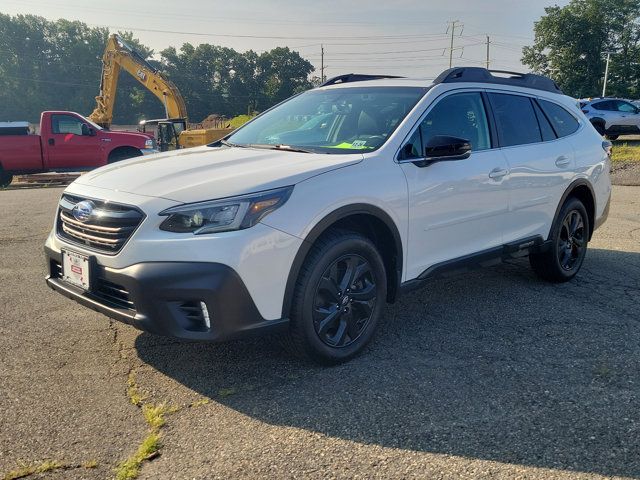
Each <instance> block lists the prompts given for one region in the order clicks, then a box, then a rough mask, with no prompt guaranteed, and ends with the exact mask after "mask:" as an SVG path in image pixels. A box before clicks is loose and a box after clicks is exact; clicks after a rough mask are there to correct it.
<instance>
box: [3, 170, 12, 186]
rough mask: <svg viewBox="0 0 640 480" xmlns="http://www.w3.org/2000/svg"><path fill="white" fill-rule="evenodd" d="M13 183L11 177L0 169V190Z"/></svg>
mask: <svg viewBox="0 0 640 480" xmlns="http://www.w3.org/2000/svg"><path fill="white" fill-rule="evenodd" d="M12 181H13V175H12V174H10V173H7V172H4V171H2V170H1V169H0V188H7V187H8V186H9V185H11V182H12Z"/></svg>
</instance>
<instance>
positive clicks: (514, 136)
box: [489, 93, 542, 147]
mask: <svg viewBox="0 0 640 480" xmlns="http://www.w3.org/2000/svg"><path fill="white" fill-rule="evenodd" d="M489 98H490V99H491V106H492V107H493V113H494V116H495V118H496V123H497V125H496V126H497V129H498V136H499V138H500V141H501V144H502V146H503V147H511V146H514V145H524V144H527V143H536V142H540V141H542V134H541V132H540V127H539V126H538V120H537V119H536V114H535V112H534V110H533V105H532V104H531V100H530V99H529V97H523V96H520V95H509V94H504V93H490V94H489Z"/></svg>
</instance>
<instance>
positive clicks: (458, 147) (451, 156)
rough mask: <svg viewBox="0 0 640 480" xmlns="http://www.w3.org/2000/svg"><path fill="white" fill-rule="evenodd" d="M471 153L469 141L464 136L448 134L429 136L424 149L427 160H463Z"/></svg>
mask: <svg viewBox="0 0 640 480" xmlns="http://www.w3.org/2000/svg"><path fill="white" fill-rule="evenodd" d="M470 155H471V142H469V140H466V139H464V138H460V137H452V136H449V135H436V136H434V137H431V138H430V139H429V141H428V142H427V146H426V147H425V149H424V156H425V160H427V161H431V162H434V161H438V162H439V161H448V160H464V159H465V158H469V156H470Z"/></svg>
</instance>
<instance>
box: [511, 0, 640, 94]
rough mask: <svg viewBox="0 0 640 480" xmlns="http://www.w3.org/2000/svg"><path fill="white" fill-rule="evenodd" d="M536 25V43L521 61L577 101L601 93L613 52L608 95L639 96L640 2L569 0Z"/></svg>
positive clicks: (525, 48) (635, 0) (549, 10)
mask: <svg viewBox="0 0 640 480" xmlns="http://www.w3.org/2000/svg"><path fill="white" fill-rule="evenodd" d="M545 13H546V14H545V15H544V16H543V17H542V18H541V19H540V20H539V21H537V22H536V23H535V26H534V32H535V40H534V44H533V45H532V46H528V47H524V49H523V57H522V62H523V63H524V64H525V65H527V66H529V67H530V68H531V69H532V70H533V71H534V72H536V73H541V74H543V75H548V76H550V77H552V78H553V79H554V80H556V82H557V83H558V84H559V85H560V87H561V88H562V89H563V90H564V91H565V93H567V94H569V95H572V96H574V97H588V96H596V95H598V94H599V92H600V91H601V90H602V82H603V77H604V69H605V57H606V55H605V53H604V52H607V51H615V52H616V54H615V55H612V61H611V64H610V73H609V81H608V83H607V93H609V94H612V95H618V96H623V97H638V96H640V88H639V87H640V85H639V81H640V2H638V1H637V0H571V2H570V3H569V5H567V6H565V7H559V6H554V7H548V8H546V9H545Z"/></svg>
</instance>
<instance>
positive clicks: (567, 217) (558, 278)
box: [529, 197, 590, 283]
mask: <svg viewBox="0 0 640 480" xmlns="http://www.w3.org/2000/svg"><path fill="white" fill-rule="evenodd" d="M589 231H590V230H589V216H588V215H587V210H586V208H585V206H584V205H583V203H582V202H581V201H580V200H578V199H577V198H574V197H570V198H568V199H567V201H566V202H565V203H564V205H563V206H562V208H561V209H560V213H559V214H558V217H557V218H556V219H555V221H554V223H553V226H552V227H551V234H550V236H549V240H550V243H551V246H550V248H549V249H548V250H547V251H546V252H543V253H534V254H531V255H529V262H530V264H531V267H532V268H533V271H534V272H535V273H536V274H537V275H538V276H539V277H540V278H542V279H544V280H547V281H550V282H555V283H560V282H568V281H569V280H571V279H572V278H573V277H575V276H576V274H577V273H578V271H579V270H580V267H582V263H583V261H584V257H585V255H586V253H587V243H588V241H589Z"/></svg>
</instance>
